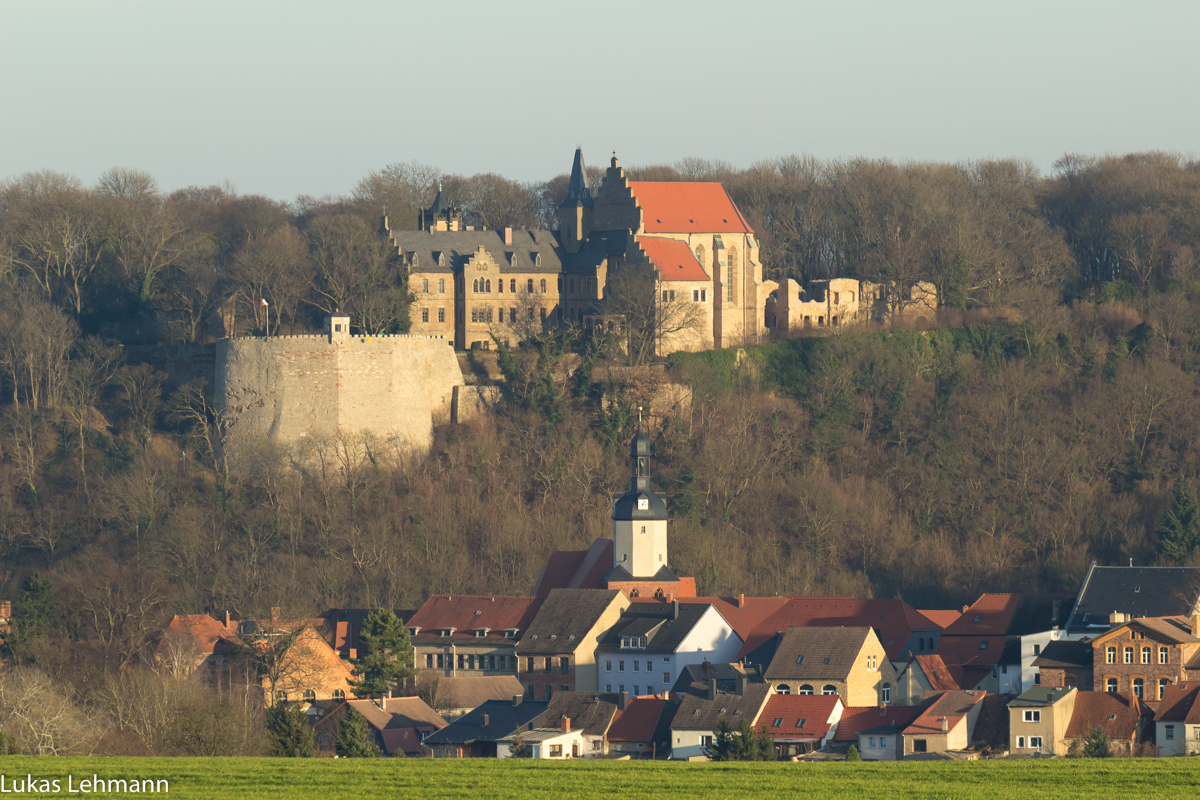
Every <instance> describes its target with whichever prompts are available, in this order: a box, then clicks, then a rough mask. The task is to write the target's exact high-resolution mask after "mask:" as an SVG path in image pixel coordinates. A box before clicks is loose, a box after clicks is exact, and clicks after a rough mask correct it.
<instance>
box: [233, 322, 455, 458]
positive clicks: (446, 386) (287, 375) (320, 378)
mask: <svg viewBox="0 0 1200 800" xmlns="http://www.w3.org/2000/svg"><path fill="white" fill-rule="evenodd" d="M331 319H332V320H333V321H330V320H331ZM326 326H327V332H326V333H325V334H324V335H320V336H273V337H269V338H262V337H255V338H249V337H247V338H239V339H222V340H221V341H220V342H218V343H217V357H216V385H215V392H214V394H215V399H216V405H217V407H218V408H219V409H220V415H221V424H222V443H223V445H224V446H225V447H226V448H227V450H226V452H227V453H228V454H230V455H231V456H232V457H233V458H235V459H237V458H239V457H241V456H242V455H244V453H245V448H249V447H253V446H254V445H255V443H256V442H260V441H263V440H267V441H270V442H272V443H274V444H276V445H283V446H296V445H301V444H303V443H305V442H313V443H314V444H317V443H319V442H321V441H322V440H329V439H333V438H335V437H347V436H349V435H353V434H358V433H360V432H368V433H370V434H373V435H375V436H376V437H378V439H379V440H380V442H381V443H382V444H383V446H385V447H386V448H387V449H389V450H391V451H393V452H395V453H396V454H398V455H407V454H412V453H421V452H424V451H425V450H426V449H428V447H429V444H430V442H431V441H432V434H433V425H434V423H435V422H442V421H445V420H448V419H449V417H450V411H451V404H452V399H453V392H454V388H455V387H456V386H462V385H463V377H462V372H461V371H460V369H459V366H458V360H457V359H456V358H455V356H454V351H453V350H452V349H451V348H450V347H449V346H448V343H447V342H446V340H445V339H440V338H429V337H418V336H351V335H350V334H349V318H348V317H333V318H327V321H326ZM333 328H339V330H333Z"/></svg>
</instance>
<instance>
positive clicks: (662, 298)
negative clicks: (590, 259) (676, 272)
mask: <svg viewBox="0 0 1200 800" xmlns="http://www.w3.org/2000/svg"><path fill="white" fill-rule="evenodd" d="M605 294H606V300H607V302H606V304H605V312H606V313H608V314H611V315H613V316H615V317H619V318H621V319H622V320H623V324H624V331H623V335H624V337H625V338H624V340H623V344H625V346H626V353H627V357H628V359H629V363H631V364H633V365H635V366H636V365H641V364H645V363H646V362H647V361H649V360H650V359H651V358H653V357H654V356H656V355H659V356H664V355H666V353H664V352H662V350H663V349H664V347H665V346H666V345H668V344H669V343H672V342H683V341H686V340H688V339H694V338H696V337H698V336H700V335H701V333H702V329H703V326H704V321H705V317H704V305H703V304H702V303H696V302H692V298H691V297H690V296H687V295H688V293H687V292H686V291H680V292H678V293H676V291H675V290H673V289H672V288H671V287H670V284H669V283H666V282H662V281H658V280H656V277H655V275H653V274H651V273H650V272H649V271H648V270H644V269H640V268H638V267H636V266H632V267H631V266H624V267H622V269H620V270H619V271H617V272H615V273H614V274H611V275H609V278H608V283H607V285H606V286H605Z"/></svg>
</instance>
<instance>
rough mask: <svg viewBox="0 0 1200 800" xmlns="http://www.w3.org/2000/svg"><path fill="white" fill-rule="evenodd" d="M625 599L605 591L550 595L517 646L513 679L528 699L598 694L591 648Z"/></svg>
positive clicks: (557, 591) (624, 605) (563, 591)
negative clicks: (559, 694)
mask: <svg viewBox="0 0 1200 800" xmlns="http://www.w3.org/2000/svg"><path fill="white" fill-rule="evenodd" d="M628 607H629V598H627V597H626V596H625V595H624V594H622V593H621V592H618V591H616V590H615V589H613V590H608V589H554V590H553V591H551V592H550V594H549V595H548V596H547V598H546V602H545V603H543V604H542V607H541V609H540V610H539V611H538V613H537V615H536V616H535V617H534V618H533V621H532V622H531V623H530V625H529V629H528V630H527V631H526V632H525V634H524V636H522V637H521V640H520V641H519V642H517V646H516V654H517V668H518V678H519V679H520V681H521V683H522V684H523V685H524V687H525V695H526V697H529V698H530V699H538V700H541V699H545V700H549V699H550V698H551V696H552V694H553V693H554V692H574V691H581V692H595V691H598V690H599V687H598V676H597V669H596V645H597V643H598V642H599V639H600V636H601V635H602V634H603V633H605V632H607V631H608V630H609V629H610V628H612V626H613V625H614V624H616V622H617V620H618V619H620V617H621V613H622V612H623V611H625V609H626V608H628Z"/></svg>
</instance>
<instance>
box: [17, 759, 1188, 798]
mask: <svg viewBox="0 0 1200 800" xmlns="http://www.w3.org/2000/svg"><path fill="white" fill-rule="evenodd" d="M0 773H2V774H3V775H4V776H5V781H6V784H7V785H6V786H5V788H7V789H10V790H11V784H12V779H13V778H14V777H15V778H17V779H18V780H24V778H25V775H26V774H30V775H32V776H33V777H34V778H35V779H41V778H46V779H55V778H57V779H58V780H59V781H60V786H61V789H62V791H61V792H60V794H66V788H67V780H66V778H67V774H68V773H70V774H71V775H72V776H73V779H72V780H73V782H74V783H75V784H76V785H77V784H78V783H79V780H80V778H81V777H85V778H90V777H91V775H92V774H93V773H96V774H98V775H99V776H100V777H101V778H106V779H112V778H127V779H128V778H142V779H144V778H152V779H160V778H165V779H167V780H168V781H170V795H171V796H173V797H196V798H225V797H230V798H248V799H256V798H288V800H304V799H305V798H310V797H311V798H320V800H328V799H329V798H363V799H364V800H370V799H371V798H396V797H406V798H415V799H416V800H435V799H436V798H472V800H485V799H486V800H497V798H510V797H511V798H521V799H522V800H525V799H526V798H528V799H529V800H534V799H536V798H547V799H548V800H549V799H550V798H553V800H575V798H582V797H616V798H630V799H631V800H651V799H652V798H684V799H685V800H697V799H698V798H710V797H711V798H734V797H736V798H754V799H755V800H758V798H770V797H781V798H782V797H788V798H796V797H817V798H821V800H825V799H826V798H841V797H847V798H851V797H852V798H909V797H911V798H920V800H934V799H935V798H1020V800H1034V799H1035V798H1048V799H1049V798H1052V799H1053V800H1074V798H1080V797H1094V798H1106V799H1107V798H1121V797H1129V798H1141V799H1142V800H1146V799H1147V798H1156V797H1164V798H1166V797H1170V798H1173V800H1182V798H1187V797H1190V796H1194V795H1195V793H1196V791H1197V789H1198V788H1200V759H1180V758H1176V759H1108V760H1103V761H1088V760H1079V761H1075V760H1065V759H1060V760H1055V761H1038V762H1030V761H1026V762H1003V761H983V762H940V763H914V764H845V763H838V764H685V763H662V762H657V763H648V762H634V763H630V762H612V761H607V762H591V761H571V762H557V763H551V762H540V763H539V762H533V761H524V760H521V761H516V760H512V761H509V760H506V761H494V760H467V761H434V760H429V759H423V760H412V761H406V760H403V759H377V760H363V761H349V760H329V759H322V760H316V759H313V760H303V759H297V760H288V759H258V758H246V759H242V758H161V759H151V758H25V757H8V758H0ZM0 796H3V795H0ZM14 796H15V795H14ZM24 796H28V795H24ZM94 796H97V797H104V796H115V795H105V794H97V795H94ZM122 796H123V795H122Z"/></svg>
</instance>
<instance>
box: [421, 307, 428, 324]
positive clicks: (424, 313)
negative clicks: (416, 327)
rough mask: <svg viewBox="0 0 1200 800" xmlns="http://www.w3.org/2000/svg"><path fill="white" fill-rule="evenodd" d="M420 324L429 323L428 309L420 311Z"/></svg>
mask: <svg viewBox="0 0 1200 800" xmlns="http://www.w3.org/2000/svg"><path fill="white" fill-rule="evenodd" d="M421 322H429V309H428V308H422V309H421Z"/></svg>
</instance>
